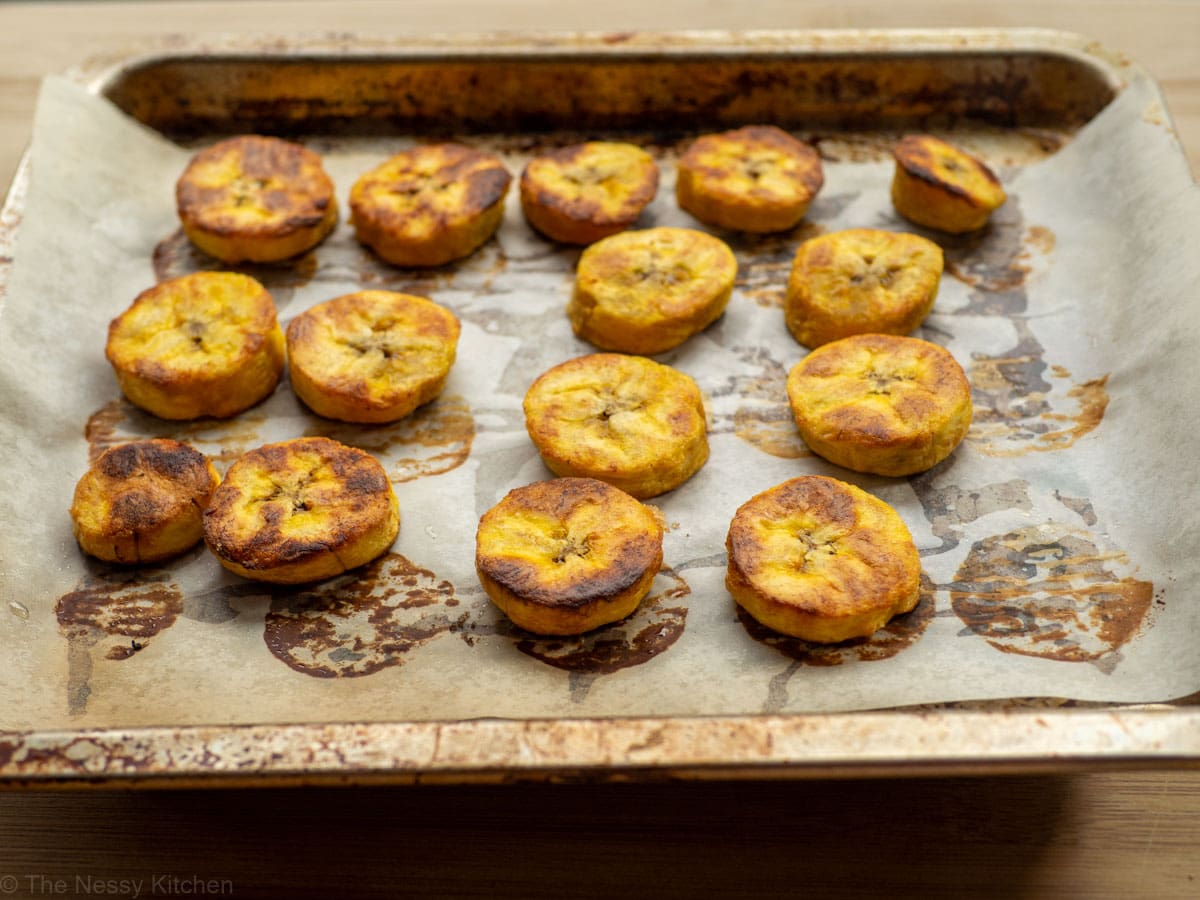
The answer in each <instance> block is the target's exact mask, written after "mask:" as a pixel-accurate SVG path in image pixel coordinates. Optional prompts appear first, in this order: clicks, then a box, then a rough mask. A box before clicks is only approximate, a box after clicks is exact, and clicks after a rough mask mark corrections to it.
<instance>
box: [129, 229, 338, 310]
mask: <svg viewBox="0 0 1200 900" xmlns="http://www.w3.org/2000/svg"><path fill="white" fill-rule="evenodd" d="M152 265H153V267H154V277H155V279H156V280H157V281H158V282H163V281H166V280H167V279H169V278H179V277H180V276H183V275H190V274H192V273H193V272H240V273H241V274H243V275H249V276H250V277H251V278H253V279H254V280H255V281H257V282H258V283H259V284H261V285H262V286H263V287H265V288H266V289H267V291H268V292H270V294H271V298H272V299H273V300H274V301H275V303H276V305H277V306H278V305H282V304H284V303H286V302H287V301H288V300H290V299H291V297H292V294H293V292H294V291H295V289H296V288H299V287H303V286H304V285H306V284H308V283H309V282H310V281H312V280H313V279H314V278H315V277H316V275H317V269H318V261H317V254H316V252H315V251H309V252H307V253H304V254H302V255H300V256H296V257H293V258H292V259H285V260H281V261H280V262H275V263H237V264H233V263H226V262H222V261H221V260H219V259H214V258H213V257H211V256H209V255H208V254H207V253H205V252H204V251H203V250H200V249H199V248H197V247H196V246H195V245H194V244H193V243H192V242H191V241H190V240H188V237H187V235H186V234H184V233H183V229H182V228H179V229H176V230H175V231H173V232H171V234H169V235H167V236H166V237H165V238H163V239H162V240H160V241H159V242H158V243H157V244H155V245H154V254H153V257H152Z"/></svg>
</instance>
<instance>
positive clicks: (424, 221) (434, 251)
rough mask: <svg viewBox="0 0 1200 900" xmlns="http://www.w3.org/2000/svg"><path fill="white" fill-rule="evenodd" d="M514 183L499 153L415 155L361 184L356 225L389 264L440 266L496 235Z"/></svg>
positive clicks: (440, 150)
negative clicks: (507, 196) (506, 197)
mask: <svg viewBox="0 0 1200 900" xmlns="http://www.w3.org/2000/svg"><path fill="white" fill-rule="evenodd" d="M511 181H512V175H510V174H509V172H508V169H506V168H505V167H504V163H503V162H501V160H500V158H499V157H498V156H496V155H494V154H492V153H487V152H485V151H483V150H477V149H475V148H473V147H467V146H464V145H462V144H429V145H426V146H421V147H414V148H413V149H411V150H406V151H404V152H403V153H397V154H396V155H395V156H393V157H392V158H391V159H389V160H387V161H386V162H384V163H383V164H382V165H380V166H378V167H376V168H374V169H372V170H371V171H370V172H367V173H366V174H365V175H363V176H362V177H361V178H359V179H358V181H356V182H355V183H354V187H353V188H351V190H350V223H351V224H352V225H353V226H354V233H355V236H356V237H357V238H358V240H359V241H361V242H362V243H363V244H366V245H367V246H368V247H370V248H371V249H372V250H374V251H375V253H376V254H377V255H378V256H379V257H380V258H381V259H383V260H385V261H386V262H389V263H391V264H393V265H396V266H440V265H443V264H445V263H448V262H451V261H452V260H455V259H461V258H462V257H464V256H469V255H470V254H471V253H474V252H475V250H477V249H478V248H479V247H480V246H482V245H483V243H484V242H485V241H487V239H488V238H490V237H491V236H492V235H493V234H495V232H496V229H497V228H499V227H500V221H501V220H502V219H503V218H504V196H505V194H507V193H508V186H509V184H510V183H511Z"/></svg>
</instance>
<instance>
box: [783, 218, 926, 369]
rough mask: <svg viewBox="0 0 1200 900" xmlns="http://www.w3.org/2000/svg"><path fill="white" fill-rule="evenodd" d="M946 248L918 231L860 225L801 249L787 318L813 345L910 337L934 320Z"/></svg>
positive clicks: (795, 261)
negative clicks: (857, 337) (859, 337)
mask: <svg viewBox="0 0 1200 900" xmlns="http://www.w3.org/2000/svg"><path fill="white" fill-rule="evenodd" d="M943 265H944V262H943V258H942V248H941V247H939V246H938V245H937V244H935V243H934V242H933V241H930V240H927V239H926V238H923V237H920V236H919V235H915V234H907V233H904V232H895V231H877V230H875V229H870V228H852V229H849V230H846V231H835V232H831V233H828V234H822V235H820V236H818V237H815V238H811V239H810V240H807V241H805V242H804V243H803V244H801V245H800V247H799V249H797V250H796V256H795V258H794V259H793V260H792V271H791V275H790V276H789V278H788V284H787V291H786V293H785V295H784V303H783V314H784V321H785V322H786V324H787V327H788V330H789V331H790V332H791V333H792V336H793V337H794V338H795V339H796V340H797V341H799V342H800V343H801V344H803V345H804V346H806V347H819V346H821V345H822V344H827V343H829V342H830V341H836V340H838V339H839V338H844V337H849V336H850V335H853V334H872V333H875V334H908V333H909V332H911V331H914V330H915V329H916V328H917V327H918V326H919V325H920V324H921V323H922V322H923V321H925V317H926V316H927V315H929V312H930V310H931V309H933V303H934V300H935V299H936V298H937V292H938V284H939V282H940V281H941V277H942V268H943Z"/></svg>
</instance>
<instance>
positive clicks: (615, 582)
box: [475, 478, 663, 634]
mask: <svg viewBox="0 0 1200 900" xmlns="http://www.w3.org/2000/svg"><path fill="white" fill-rule="evenodd" d="M662 536H663V530H662V523H661V522H660V521H659V517H658V516H657V515H656V514H655V512H654V511H653V510H652V509H650V507H648V506H644V505H643V504H641V503H639V502H638V501H637V500H635V499H633V498H632V497H630V496H629V495H628V494H626V493H624V492H622V491H620V490H618V489H617V488H614V487H611V486H610V485H607V484H604V483H603V482H601V481H596V480H594V479H591V478H558V479H555V480H553V481H543V482H539V483H537V484H530V485H526V486H525V487H520V488H517V489H516V490H513V491H510V492H509V494H508V495H507V496H506V497H505V498H504V499H503V500H501V501H500V502H499V503H497V504H496V505H495V506H493V507H492V508H491V509H489V510H488V511H487V512H486V513H484V514H483V517H482V518H481V519H480V520H479V529H478V531H477V532H476V536H475V570H476V572H477V573H478V575H479V581H480V584H482V585H483V588H484V590H485V591H486V592H487V595H488V596H489V597H490V598H491V599H492V602H493V603H495V604H496V606H498V607H499V608H500V609H501V610H502V611H503V612H504V613H505V614H506V615H507V616H508V617H509V618H510V619H512V620H513V622H515V623H516V624H517V625H518V626H520V627H521V628H524V629H526V630H527V631H532V632H535V633H536V634H582V633H583V632H585V631H590V630H591V629H593V628H599V627H600V626H601V625H607V624H608V623H609V622H615V621H617V620H618V619H623V618H625V617H626V616H628V615H629V614H630V613H632V612H633V611H634V610H635V609H637V606H638V604H639V603H640V602H641V601H642V598H643V597H645V596H646V594H647V593H648V592H649V590H650V585H651V583H652V582H653V581H654V576H655V575H656V574H658V570H659V567H660V566H661V565H662V558H663V555H662Z"/></svg>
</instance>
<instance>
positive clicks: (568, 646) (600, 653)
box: [460, 566, 692, 703]
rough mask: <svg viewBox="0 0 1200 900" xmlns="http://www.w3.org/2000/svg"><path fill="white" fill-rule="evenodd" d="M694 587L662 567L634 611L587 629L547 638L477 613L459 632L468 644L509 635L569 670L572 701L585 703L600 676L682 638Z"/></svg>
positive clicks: (527, 650)
mask: <svg viewBox="0 0 1200 900" xmlns="http://www.w3.org/2000/svg"><path fill="white" fill-rule="evenodd" d="M691 592H692V589H691V587H690V586H689V585H688V583H687V581H685V580H684V578H683V577H682V576H681V575H679V574H678V573H677V572H676V571H675V570H674V569H671V568H670V567H669V566H663V567H662V568H661V569H660V570H659V572H658V575H657V577H656V578H655V580H654V584H653V585H651V588H650V593H649V594H648V595H647V596H646V597H645V598H644V599H643V600H642V602H641V603H640V604H639V605H638V608H637V609H636V610H634V611H633V613H631V614H630V615H629V616H627V617H626V618H624V619H622V620H621V621H619V622H613V623H611V624H609V625H604V626H602V627H600V628H596V629H594V630H592V631H589V632H587V633H585V634H581V635H569V636H553V637H549V636H547V637H544V636H540V635H535V634H533V633H531V632H528V631H525V630H524V629H521V628H518V627H517V626H516V625H514V624H513V623H512V622H511V621H510V620H509V619H508V618H507V617H504V616H500V617H499V618H497V619H495V620H494V622H493V621H489V620H488V619H487V617H485V616H483V615H479V616H476V617H474V618H475V621H473V622H472V623H471V624H470V625H469V626H467V627H465V628H463V629H462V630H461V631H460V637H461V638H462V639H463V640H464V641H465V642H466V643H467V645H468V646H474V645H475V644H476V643H477V642H478V641H479V640H480V639H482V638H485V637H490V636H494V635H498V636H501V637H505V638H508V639H509V640H511V641H512V642H513V644H514V646H515V647H516V649H517V650H518V651H520V652H521V653H524V654H525V655H526V656H529V657H532V658H533V659H536V660H538V661H539V662H542V663H545V664H546V665H548V666H553V667H554V668H556V669H562V670H563V671H565V672H567V673H569V678H568V690H569V692H570V696H571V700H572V702H574V703H582V702H583V701H584V700H585V699H587V695H588V692H589V691H590V690H591V689H592V685H594V684H595V682H596V680H597V679H598V678H601V677H603V676H605V675H611V674H613V673H614V672H619V671H620V670H622V669H629V668H633V667H635V666H640V665H643V664H644V663H648V662H649V661H650V660H652V659H654V658H655V657H657V656H660V655H662V654H663V653H665V652H666V651H667V650H669V649H670V648H671V647H672V646H673V645H674V644H675V642H676V641H678V640H679V638H680V637H681V636H682V635H683V632H684V628H685V627H686V623H687V614H688V610H687V606H686V605H683V602H682V601H684V598H686V597H687V596H688V595H689V594H691ZM486 603H487V602H486V601H485V602H484V605H485V606H486Z"/></svg>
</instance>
